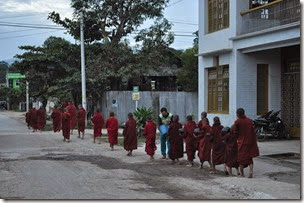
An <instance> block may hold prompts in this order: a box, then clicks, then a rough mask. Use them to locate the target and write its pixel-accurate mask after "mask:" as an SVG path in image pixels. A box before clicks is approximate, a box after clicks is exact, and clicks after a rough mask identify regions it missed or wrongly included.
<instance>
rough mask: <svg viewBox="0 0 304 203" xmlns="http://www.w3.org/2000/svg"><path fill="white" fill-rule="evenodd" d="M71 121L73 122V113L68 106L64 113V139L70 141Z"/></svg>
mask: <svg viewBox="0 0 304 203" xmlns="http://www.w3.org/2000/svg"><path fill="white" fill-rule="evenodd" d="M70 122H71V114H70V113H69V112H68V110H67V108H65V109H64V113H62V135H63V141H66V140H67V141H68V142H70Z"/></svg>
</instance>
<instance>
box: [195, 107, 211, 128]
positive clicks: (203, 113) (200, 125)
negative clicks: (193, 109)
mask: <svg viewBox="0 0 304 203" xmlns="http://www.w3.org/2000/svg"><path fill="white" fill-rule="evenodd" d="M204 118H207V112H206V111H203V112H202V113H201V120H200V121H199V122H198V124H197V127H198V128H199V129H201V128H202V127H203V121H202V120H203V119H204ZM207 120H208V118H207ZM208 122H209V121H208Z"/></svg>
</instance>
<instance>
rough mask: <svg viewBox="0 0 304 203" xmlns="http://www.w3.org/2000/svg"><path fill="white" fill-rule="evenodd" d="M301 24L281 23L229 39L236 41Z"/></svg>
mask: <svg viewBox="0 0 304 203" xmlns="http://www.w3.org/2000/svg"><path fill="white" fill-rule="evenodd" d="M300 25H301V23H300V22H295V23H290V24H286V25H281V26H276V27H273V28H269V29H265V30H260V31H256V32H251V33H248V34H243V35H239V36H236V37H232V38H229V40H232V41H235V40H240V39H245V38H250V37H255V36H257V35H263V34H268V33H272V32H277V31H281V30H286V29H290V28H294V27H300Z"/></svg>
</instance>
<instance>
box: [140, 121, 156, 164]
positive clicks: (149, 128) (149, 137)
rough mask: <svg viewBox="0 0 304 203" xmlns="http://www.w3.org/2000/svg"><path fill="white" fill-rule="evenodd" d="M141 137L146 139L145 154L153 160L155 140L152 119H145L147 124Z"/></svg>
mask: <svg viewBox="0 0 304 203" xmlns="http://www.w3.org/2000/svg"><path fill="white" fill-rule="evenodd" d="M143 135H144V136H145V137H146V148H145V151H146V153H147V154H148V155H149V156H150V157H151V160H153V159H154V153H155V150H156V145H155V139H156V124H155V123H154V122H153V121H152V117H151V116H148V117H147V123H146V125H145V128H144V132H143Z"/></svg>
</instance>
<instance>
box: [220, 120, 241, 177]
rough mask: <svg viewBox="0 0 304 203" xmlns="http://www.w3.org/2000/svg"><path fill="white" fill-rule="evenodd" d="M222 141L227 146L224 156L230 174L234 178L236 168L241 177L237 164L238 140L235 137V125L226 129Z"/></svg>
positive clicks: (223, 131)
mask: <svg viewBox="0 0 304 203" xmlns="http://www.w3.org/2000/svg"><path fill="white" fill-rule="evenodd" d="M221 138H222V140H223V141H224V144H225V156H224V162H225V167H226V168H228V172H227V173H228V174H227V173H226V175H230V176H232V175H233V174H232V168H236V170H237V174H238V175H239V164H238V162H237V151H238V148H237V141H236V140H237V139H236V136H235V129H234V125H233V126H231V128H229V127H225V128H224V129H223V130H222V137H221Z"/></svg>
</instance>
